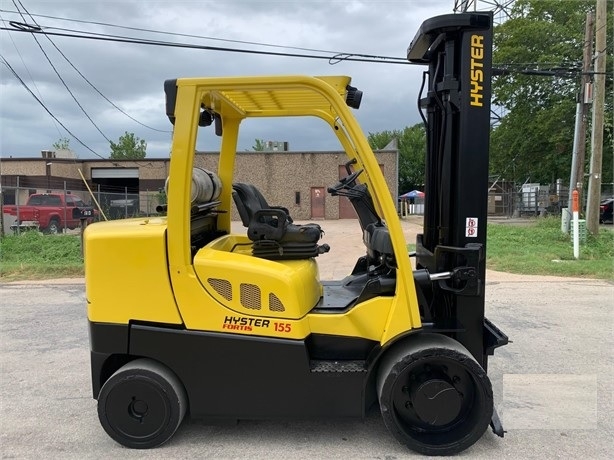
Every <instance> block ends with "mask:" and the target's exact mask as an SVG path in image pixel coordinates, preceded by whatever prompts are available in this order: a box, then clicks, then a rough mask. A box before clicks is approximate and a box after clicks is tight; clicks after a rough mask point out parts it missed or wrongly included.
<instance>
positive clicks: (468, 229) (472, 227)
mask: <svg viewBox="0 0 614 460" xmlns="http://www.w3.org/2000/svg"><path fill="white" fill-rule="evenodd" d="M465 236H466V237H467V238H477V236H478V218H477V217H467V219H466V221H465Z"/></svg>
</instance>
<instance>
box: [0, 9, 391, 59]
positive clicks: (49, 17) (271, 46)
mask: <svg viewBox="0 0 614 460" xmlns="http://www.w3.org/2000/svg"><path fill="white" fill-rule="evenodd" d="M0 12H6V13H17V12H16V11H8V10H2V9H0ZM30 16H32V15H30ZM33 16H36V17H41V18H48V19H57V20H60V21H66V22H76V23H80V24H89V25H98V26H105V27H114V28H118V29H125V30H133V31H137V32H147V33H154V34H161V35H173V36H176V37H186V38H198V39H202V40H213V41H220V42H225V43H238V44H242V45H255V46H263V47H270V48H282V49H293V50H297V51H310V52H316V53H329V54H347V53H340V52H339V51H331V50H321V49H314V48H304V47H299V46H289V45H279V44H273V43H263V42H254V41H246V40H233V39H228V38H219V37H209V36H205V35H195V34H184V33H180V32H169V31H165V30H155V29H145V28H141V27H130V26H122V25H119V24H112V23H108V22H98V21H85V20H81V19H72V18H63V17H59V16H50V15H44V14H35V15H33ZM399 59H402V58H399Z"/></svg>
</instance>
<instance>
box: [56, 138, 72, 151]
mask: <svg viewBox="0 0 614 460" xmlns="http://www.w3.org/2000/svg"><path fill="white" fill-rule="evenodd" d="M69 144H70V139H68V138H67V137H60V138H59V139H58V140H57V141H55V142H54V143H53V144H52V147H53V148H54V149H55V150H68V149H70V145H69Z"/></svg>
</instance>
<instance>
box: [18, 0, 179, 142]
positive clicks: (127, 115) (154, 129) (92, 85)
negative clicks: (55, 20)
mask: <svg viewBox="0 0 614 460" xmlns="http://www.w3.org/2000/svg"><path fill="white" fill-rule="evenodd" d="M17 1H18V2H19V4H20V5H21V7H22V8H23V10H24V11H25V12H26V13H27V14H28V16H30V18H32V21H34V24H36V25H37V26H38V23H37V22H36V20H35V19H34V16H35V15H32V14H31V13H30V12H29V11H28V10H27V9H26V7H25V6H24V5H23V3H22V2H21V0H17ZM13 4H14V5H15V0H13ZM15 6H16V7H17V5H15ZM18 9H19V8H18ZM19 15H20V16H21V17H22V18H23V20H24V21H25V18H24V17H23V14H21V11H19ZM45 38H46V39H47V40H49V42H50V43H51V44H52V45H53V47H54V48H55V49H56V50H57V52H58V53H60V55H61V56H62V57H63V58H64V59H65V60H66V62H68V64H69V65H70V66H71V67H72V68H73V69H74V70H75V72H77V73H78V74H79V76H81V78H83V80H85V81H86V83H87V84H88V85H90V87H92V89H93V90H94V91H96V92H97V93H98V94H99V95H100V96H101V97H102V98H103V99H104V100H106V101H107V102H108V103H109V104H111V105H112V106H113V107H114V108H115V109H117V110H118V111H119V112H121V113H122V114H124V115H125V116H126V117H128V118H130V119H131V120H132V121H134V122H136V123H138V124H139V125H141V126H144V127H145V128H148V129H151V130H153V131H158V132H161V133H170V132H171V131H167V130H162V129H157V128H153V127H151V126H148V125H146V124H144V123H141V122H140V121H139V120H137V119H136V118H134V117H132V116H130V115H129V114H127V113H126V112H124V111H123V110H122V109H121V108H119V107H118V106H117V105H116V104H115V103H113V101H111V100H110V99H109V98H108V97H106V96H105V95H104V94H102V92H101V91H100V90H99V89H98V88H97V87H96V86H95V85H94V84H93V83H92V82H91V81H89V80H88V79H87V77H86V76H85V75H83V73H81V71H79V69H77V67H76V66H75V65H74V64H73V63H72V62H71V60H70V59H68V57H66V55H65V54H64V53H63V52H62V51H61V50H60V48H59V47H58V46H57V45H56V44H55V43H54V42H53V40H51V38H50V37H48V36H46V35H45ZM11 40H12V38H11Z"/></svg>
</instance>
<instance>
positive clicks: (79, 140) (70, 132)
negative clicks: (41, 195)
mask: <svg viewBox="0 0 614 460" xmlns="http://www.w3.org/2000/svg"><path fill="white" fill-rule="evenodd" d="M0 58H2V61H3V62H4V65H6V66H7V67H8V69H9V70H10V71H11V73H12V74H13V75H14V76H15V78H17V80H19V83H21V85H22V86H23V87H24V88H25V89H26V90H27V91H28V92H29V93H30V94H31V95H32V97H33V98H34V99H36V102H38V103H39V104H40V105H41V107H42V108H43V109H45V111H46V112H47V113H48V114H49V115H50V116H51V118H53V119H54V120H55V121H56V122H58V124H59V125H60V126H61V127H62V128H64V129H65V130H66V132H67V133H68V134H70V135H71V136H72V137H73V138H74V139H75V140H76V141H77V142H78V143H79V144H81V145H82V146H83V147H85V148H86V149H88V150H89V151H90V152H92V153H93V154H94V155H96V156H97V157H99V158H101V159H103V160H106V158H105V157H103V156H102V155H100V154H99V153H97V152H96V151H95V150H93V149H92V148H91V147H89V146H88V145H87V144H86V143H85V142H83V141H82V140H81V139H79V138H78V137H77V136H76V135H75V134H73V132H72V131H71V130H70V129H68V128H67V127H66V126H65V125H64V123H62V122H61V121H60V120H59V119H58V118H57V117H56V116H55V115H54V114H53V113H52V112H51V110H49V109H48V108H47V106H46V105H45V103H44V102H43V101H41V100H40V99H39V98H38V97H37V96H36V94H34V92H33V91H32V90H31V89H30V88H29V87H28V85H27V84H26V82H24V81H23V79H22V78H21V77H20V76H19V74H18V73H17V72H16V71H15V69H13V67H11V65H10V64H9V63H8V61H7V60H6V58H5V57H4V56H2V55H1V54H0Z"/></svg>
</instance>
